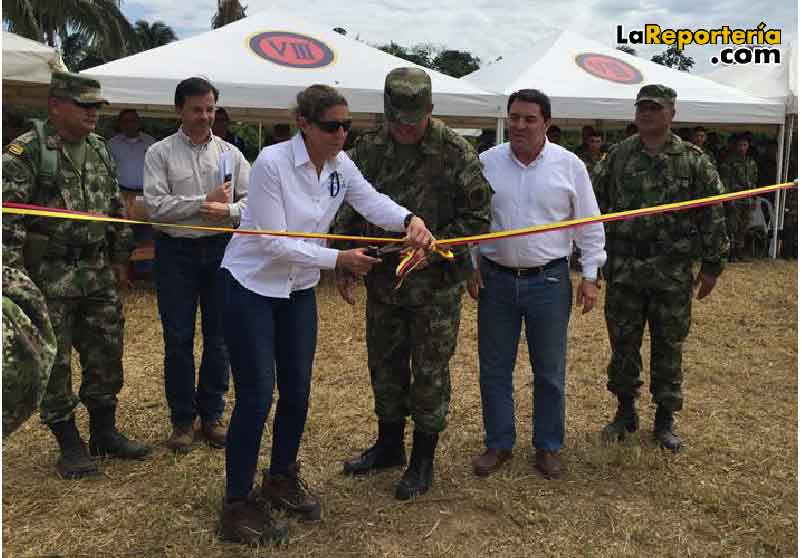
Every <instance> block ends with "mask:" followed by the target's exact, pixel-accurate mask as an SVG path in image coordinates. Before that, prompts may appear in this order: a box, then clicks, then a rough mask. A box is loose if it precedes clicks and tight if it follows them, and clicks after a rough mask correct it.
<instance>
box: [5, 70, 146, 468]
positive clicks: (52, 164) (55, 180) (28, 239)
mask: <svg viewBox="0 0 802 558" xmlns="http://www.w3.org/2000/svg"><path fill="white" fill-rule="evenodd" d="M105 103H107V101H106V99H105V98H104V97H103V96H102V94H101V91H100V84H99V83H98V82H97V81H96V80H94V79H90V78H87V77H84V76H80V75H75V74H68V73H61V72H58V73H54V74H53V77H52V80H51V85H50V95H49V98H48V119H47V120H46V121H44V122H42V121H34V129H33V130H31V131H30V132H28V133H26V134H23V135H22V136H20V137H18V138H16V139H15V140H13V141H11V142H10V143H9V144H8V146H7V147H6V149H5V151H4V152H3V200H4V201H7V202H16V203H29V204H36V205H41V206H46V207H52V208H59V209H67V210H72V211H83V212H91V213H99V214H104V215H110V216H115V217H122V216H123V204H122V202H121V200H120V198H119V197H118V196H119V189H118V187H117V180H116V178H115V177H116V173H115V167H114V162H113V160H112V158H111V157H110V155H109V152H108V150H107V149H106V143H105V141H104V140H103V138H101V137H100V136H97V135H95V134H94V133H92V132H93V131H94V129H95V125H96V123H97V111H98V108H99V107H100V106H101V105H103V104H105ZM3 247H4V250H3V265H4V266H7V267H12V268H16V269H20V270H23V269H24V270H26V271H27V273H28V274H29V275H30V277H31V279H33V281H34V282H35V283H36V285H37V286H38V287H39V288H40V289H41V291H42V293H43V295H44V297H45V299H46V301H47V307H48V313H49V315H50V320H51V321H52V325H53V330H54V331H55V336H56V340H57V346H58V351H57V354H56V359H55V362H54V364H53V368H52V371H51V374H50V380H49V382H48V385H47V389H46V391H45V395H44V397H43V399H42V402H41V406H40V412H41V417H42V421H43V422H44V423H45V424H46V425H47V426H48V427H49V428H50V430H51V431H52V432H53V434H54V435H55V437H56V439H57V441H58V444H59V447H60V450H61V456H60V457H59V460H58V462H57V464H56V468H57V470H58V472H59V473H60V474H61V476H62V477H64V478H78V477H83V476H87V475H96V474H98V469H97V465H95V463H94V461H93V460H92V459H90V457H89V453H88V452H87V448H86V446H85V445H84V442H83V440H82V439H81V436H80V434H79V432H78V429H77V427H76V425H75V416H74V409H75V407H76V405H77V404H78V401H79V397H80V401H81V402H83V404H84V406H85V407H86V408H87V410H88V411H89V428H90V433H91V438H90V441H89V446H90V448H89V449H90V451H91V453H92V454H93V455H110V456H117V457H123V458H140V457H143V456H144V455H145V454H147V453H148V451H149V449H148V448H147V447H146V446H145V445H143V444H141V443H139V442H136V441H132V440H129V439H128V438H126V437H125V436H123V435H122V434H121V433H120V432H119V431H118V430H117V428H116V422H115V417H116V409H117V394H118V393H119V391H120V389H121V388H122V385H123V369H122V353H123V317H122V305H121V303H120V299H119V296H118V293H117V284H118V283H119V282H122V281H124V280H125V271H126V264H127V260H128V256H129V255H130V251H131V247H132V243H131V231H130V229H129V227H127V226H123V225H120V224H108V223H100V222H88V221H74V220H66V219H51V218H41V217H30V216H17V215H8V216H6V215H4V216H3ZM73 347H74V348H75V349H76V350H77V351H78V354H79V355H80V360H81V369H82V370H81V372H82V381H81V389H80V392H79V396H76V395H75V393H74V392H73V389H72V371H71V367H70V355H71V352H72V348H73Z"/></svg>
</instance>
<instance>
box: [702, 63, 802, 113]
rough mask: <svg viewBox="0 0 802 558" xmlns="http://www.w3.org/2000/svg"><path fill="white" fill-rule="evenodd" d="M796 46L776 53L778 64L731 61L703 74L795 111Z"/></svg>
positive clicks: (796, 85) (797, 87)
mask: <svg viewBox="0 0 802 558" xmlns="http://www.w3.org/2000/svg"><path fill="white" fill-rule="evenodd" d="M796 64H797V60H796V49H795V48H793V47H789V48H787V49H785V50H784V51H783V52H781V54H780V63H779V64H733V65H727V66H719V67H718V68H716V69H715V70H713V71H712V72H710V73H707V74H704V77H706V78H707V79H711V80H713V81H715V82H718V83H723V84H724V85H729V86H732V87H736V88H738V89H741V90H743V91H746V92H747V93H749V94H751V95H757V96H759V97H765V98H767V99H771V100H773V101H777V102H781V103H785V104H786V110H787V112H788V113H791V114H797V113H798V109H797V94H798V93H797V92H798V90H799V86H798V84H797V76H796Z"/></svg>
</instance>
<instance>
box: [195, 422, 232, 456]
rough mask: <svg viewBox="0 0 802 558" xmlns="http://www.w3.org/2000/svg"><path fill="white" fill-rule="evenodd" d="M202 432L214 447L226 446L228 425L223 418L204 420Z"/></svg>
mask: <svg viewBox="0 0 802 558" xmlns="http://www.w3.org/2000/svg"><path fill="white" fill-rule="evenodd" d="M200 431H201V434H202V435H203V437H204V439H205V440H206V441H207V442H208V443H209V445H210V446H212V447H213V448H217V449H221V448H224V447H226V432H227V428H226V425H225V424H224V423H223V419H221V418H216V419H214V420H208V421H202V426H201V430H200Z"/></svg>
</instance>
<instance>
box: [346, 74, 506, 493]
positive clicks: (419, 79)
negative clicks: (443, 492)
mask: <svg viewBox="0 0 802 558" xmlns="http://www.w3.org/2000/svg"><path fill="white" fill-rule="evenodd" d="M384 99H385V105H384V113H385V117H386V120H387V121H386V123H385V124H384V126H382V127H381V128H379V129H378V130H375V131H372V132H368V133H366V134H365V135H363V136H362V137H360V138H359V139H358V140H357V143H356V144H355V145H354V147H353V149H352V150H351V151H350V152H349V155H350V156H351V158H352V159H353V161H354V162H355V163H356V165H357V167H359V169H360V171H362V174H363V175H364V176H365V178H366V179H367V180H368V181H369V182H370V183H371V184H373V185H374V187H375V188H376V189H377V190H378V191H379V192H382V193H384V194H387V195H388V196H390V198H392V199H393V201H395V202H396V203H398V204H400V205H403V206H404V207H406V208H408V209H409V210H410V211H413V212H415V213H416V214H417V215H418V216H420V217H421V218H423V220H424V221H425V222H426V224H427V225H428V227H429V229H430V230H431V231H432V233H433V234H434V236H435V237H437V238H453V237H460V236H466V235H476V234H481V233H484V232H486V231H487V230H488V229H489V225H490V196H491V194H492V190H491V188H490V185H489V184H488V183H487V181H486V180H485V178H484V177H483V176H482V167H481V163H480V162H479V158H478V157H477V155H476V152H475V151H474V149H473V148H472V147H471V146H470V145H469V144H468V143H467V142H466V141H465V140H463V139H462V138H461V137H460V136H458V135H457V134H456V133H454V132H453V131H452V130H450V129H449V128H447V127H446V126H445V125H444V124H443V123H442V122H440V121H439V120H436V119H434V118H432V117H431V112H432V90H431V81H430V79H429V76H428V75H427V74H426V73H425V72H424V71H423V70H420V69H416V68H396V69H395V70H393V71H391V72H390V73H389V74H388V75H387V77H386V80H385V95H384ZM333 230H334V231H335V232H337V233H345V234H365V235H379V236H387V232H386V231H383V230H381V229H377V228H376V227H374V226H372V225H368V224H367V223H365V222H364V220H362V219H361V218H359V217H358V216H357V215H356V213H355V212H354V211H353V210H352V209H351V208H350V207H345V206H344V207H343V210H341V213H340V215H339V216H338V219H337V221H336V223H335V225H334V227H333ZM454 253H455V259H454V260H453V261H445V260H443V259H441V258H439V257H438V256H435V255H432V256H430V261H429V264H428V266H427V267H426V268H424V269H421V270H419V271H415V272H414V273H413V274H412V275H410V277H408V278H407V279H406V281H405V282H404V283H403V285H402V286H401V287H400V288H399V289H398V290H395V289H394V284H395V279H396V278H395V268H396V265H397V264H398V259H397V258H391V257H385V258H384V259H383V261H382V262H381V263H379V264H376V265H375V266H374V267H373V269H372V270H371V272H370V273H369V274H368V275H367V277H366V279H365V283H366V286H367V294H368V298H367V308H366V321H367V324H366V331H367V349H368V367H369V368H370V376H371V383H372V386H373V394H374V398H375V411H376V415H377V417H378V420H379V433H378V439H377V441H376V443H375V444H374V445H373V446H372V447H371V448H369V449H367V450H366V451H364V452H362V454H360V455H359V456H357V457H355V458H353V459H350V460H348V461H346V462H345V465H344V470H345V473H346V474H354V475H356V474H363V473H367V472H370V471H375V470H379V469H384V468H389V467H395V466H399V465H403V464H404V463H405V462H406V453H405V450H404V426H405V421H406V416H407V415H409V414H411V415H412V420H413V422H414V424H415V432H414V436H413V446H412V454H411V456H410V462H409V466H408V468H407V469H406V471H405V472H404V475H403V477H402V479H401V481H400V482H399V483H398V485H397V487H396V498H398V499H402V500H406V499H408V498H411V497H412V496H416V495H419V494H423V493H424V492H426V491H427V490H428V489H429V487H430V486H431V482H432V471H433V460H434V454H435V448H436V447H437V441H438V435H439V433H440V432H441V431H443V429H445V427H446V414H447V413H448V406H449V401H450V397H451V380H450V372H449V368H448V363H449V360H450V359H451V356H452V354H453V353H454V349H455V346H456V342H457V333H458V331H459V321H460V305H461V299H462V292H463V290H464V289H463V287H464V283H465V280H466V279H467V278H468V277H469V276H470V275H471V272H472V266H471V262H470V255H469V253H468V251H467V249H466V248H457V249H454ZM353 287H354V279H353V278H351V277H344V276H340V277H338V288H339V289H340V293H341V294H342V295H343V297H344V298H345V299H346V300H348V301H349V302H352V301H353V295H352V289H353Z"/></svg>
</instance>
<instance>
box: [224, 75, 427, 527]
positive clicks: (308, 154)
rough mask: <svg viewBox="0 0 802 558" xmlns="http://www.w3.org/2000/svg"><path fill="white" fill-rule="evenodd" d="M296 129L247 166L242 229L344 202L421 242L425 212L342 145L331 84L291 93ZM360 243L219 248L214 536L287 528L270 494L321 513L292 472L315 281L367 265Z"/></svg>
mask: <svg viewBox="0 0 802 558" xmlns="http://www.w3.org/2000/svg"><path fill="white" fill-rule="evenodd" d="M297 102H298V107H297V109H296V121H297V124H298V128H299V129H300V132H299V133H298V134H296V135H295V136H294V137H293V138H292V139H290V140H289V141H286V142H283V143H278V144H275V145H271V146H270V147H266V148H265V149H263V150H262V152H261V154H260V155H259V158H258V159H257V160H256V162H255V163H254V165H253V169H252V170H251V177H250V185H249V190H248V205H247V207H246V208H245V209H244V210H243V214H242V219H241V224H240V227H241V228H242V229H259V230H273V231H281V230H288V231H304V232H321V233H322V232H327V231H328V229H329V226H330V225H331V222H332V220H333V219H334V216H335V214H336V212H337V210H338V209H339V207H340V205H341V204H342V203H343V201H347V202H348V203H349V204H351V205H352V206H353V207H354V209H356V210H357V211H358V212H359V213H361V214H362V215H363V216H364V217H365V218H367V219H368V220H369V221H371V222H372V223H375V224H376V225H378V226H380V227H382V228H384V229H387V230H390V231H399V232H400V231H404V230H406V233H407V234H406V242H407V244H409V245H410V246H413V247H416V248H425V247H428V246H429V245H430V244H431V243H432V241H433V239H432V235H431V233H430V232H429V231H428V230H427V228H426V226H425V224H424V223H423V221H422V220H421V219H420V218H418V217H415V216H413V215H412V214H411V213H410V212H409V211H407V210H406V209H404V208H403V207H401V206H399V205H397V204H396V203H395V202H393V201H392V200H390V198H388V197H387V196H385V195H384V194H379V193H378V192H376V190H374V189H373V187H372V186H371V185H370V184H369V183H368V182H367V181H366V180H365V179H364V178H363V177H362V174H361V173H360V172H359V170H358V169H357V168H356V166H355V165H354V163H353V162H352V161H351V159H349V157H348V155H346V154H345V153H344V152H343V151H342V147H343V144H344V143H345V139H346V135H347V133H348V130H349V128H350V127H351V120H349V114H348V105H347V103H346V100H345V98H344V97H343V96H342V95H340V94H339V92H337V90H336V89H334V88H332V87H328V86H325V85H312V86H311V87H308V88H307V89H305V90H304V91H302V92H301V93H299V94H298V98H297ZM364 252H365V248H356V249H353V250H345V251H339V250H334V249H331V248H327V247H326V246H325V242H324V241H322V240H306V239H294V238H280V237H273V236H267V235H252V234H239V235H234V237H233V238H232V240H231V242H230V243H229V245H228V248H227V249H226V253H225V256H224V258H223V263H222V265H221V271H220V272H221V274H223V275H224V279H223V284H224V287H223V289H224V293H223V294H224V302H223V308H224V310H223V322H224V330H225V339H226V345H227V346H228V350H229V353H230V359H231V373H232V377H233V378H234V389H235V394H236V401H235V404H234V411H233V414H232V416H231V422H230V424H229V427H228V436H227V441H226V495H225V500H224V502H223V510H222V514H221V536H222V537H223V538H225V539H227V540H235V541H240V542H246V543H264V542H269V541H271V540H276V539H282V538H285V537H286V534H287V528H286V524H281V525H279V524H278V522H276V521H272V520H271V519H270V518H269V515H268V514H265V513H264V511H263V505H264V503H265V502H267V503H269V504H270V507H272V508H274V509H283V510H286V511H287V512H289V513H292V514H294V515H298V516H300V517H301V518H303V519H309V520H315V519H319V518H320V503H319V501H318V500H317V498H315V497H314V496H313V495H312V494H311V493H310V492H309V490H308V489H307V488H306V485H305V484H304V482H303V481H302V480H301V478H300V476H299V466H298V462H297V454H298V447H299V445H300V441H301V435H302V434H303V431H304V426H305V424H306V415H307V411H308V406H309V387H310V381H311V372H312V362H313V360H314V355H315V346H316V342H317V306H316V302H315V291H314V287H315V285H317V283H318V281H319V279H320V269H333V268H335V267H338V268H344V269H347V270H349V271H351V272H353V273H355V274H357V275H364V274H366V273H367V272H368V271H369V270H370V268H371V266H372V265H373V264H374V263H376V262H377V261H379V260H376V259H374V258H372V257H370V256H367V255H366V254H365V253H364ZM274 383H275V385H277V386H278V391H279V395H280V397H279V400H278V405H277V407H276V416H275V419H274V421H273V447H272V453H271V463H270V468H269V469H266V470H265V471H264V477H263V482H262V490H261V495H260V496H259V495H258V494H259V493H257V492H254V493H253V494H252V492H251V488H252V486H253V478H254V474H255V472H256V467H257V461H258V457H259V446H260V442H261V438H262V432H263V430H264V424H265V420H266V418H267V415H268V413H269V411H270V405H271V402H272V398H273V385H274Z"/></svg>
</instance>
